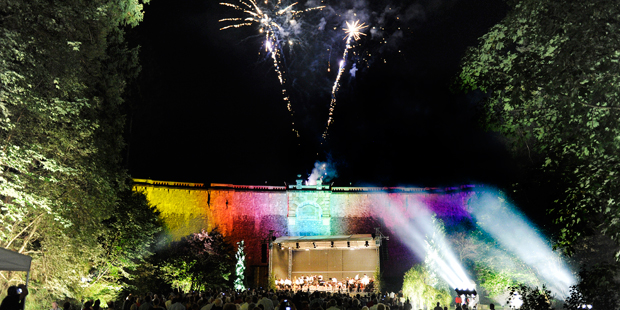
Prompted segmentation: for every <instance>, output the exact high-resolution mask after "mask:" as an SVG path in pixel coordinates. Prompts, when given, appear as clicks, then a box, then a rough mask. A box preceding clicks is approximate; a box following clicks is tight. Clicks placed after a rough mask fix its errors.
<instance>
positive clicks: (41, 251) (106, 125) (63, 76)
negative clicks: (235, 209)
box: [0, 0, 160, 305]
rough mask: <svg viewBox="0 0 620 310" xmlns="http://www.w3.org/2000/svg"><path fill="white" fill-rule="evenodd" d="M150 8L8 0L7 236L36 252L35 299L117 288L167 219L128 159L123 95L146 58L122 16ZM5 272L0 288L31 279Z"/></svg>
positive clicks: (1, 119)
mask: <svg viewBox="0 0 620 310" xmlns="http://www.w3.org/2000/svg"><path fill="white" fill-rule="evenodd" d="M141 9H142V7H141V4H140V3H139V2H138V1H137V0H115V1H103V0H94V1H84V0H69V1H54V2H49V1H41V0H33V1H15V0H7V1H2V2H0V141H1V142H0V223H2V225H0V246H2V247H4V248H8V249H11V250H14V251H17V252H20V253H25V254H28V255H30V256H32V257H33V264H32V273H31V282H30V284H31V285H30V288H31V291H32V292H33V293H32V294H31V297H29V299H28V302H29V304H30V305H36V304H37V303H38V302H39V301H41V302H42V303H43V302H45V303H47V301H49V299H51V298H64V297H69V298H76V299H81V298H82V297H94V296H100V297H104V298H111V296H112V295H114V292H115V291H117V290H118V289H119V288H120V283H119V282H118V280H119V279H121V278H122V277H123V275H124V274H125V271H126V269H127V268H133V267H134V266H135V262H136V261H138V260H140V259H141V258H142V257H144V256H145V255H148V252H146V251H145V250H144V249H147V248H148V247H149V245H150V244H151V243H152V242H153V236H154V233H156V232H157V231H158V230H159V229H160V228H159V223H158V220H157V214H155V213H154V211H153V210H152V209H151V208H150V206H149V205H148V204H147V203H146V199H145V198H144V197H143V196H141V195H139V194H135V195H134V194H132V192H131V184H130V178H129V176H128V175H127V173H126V172H125V171H124V170H123V169H122V168H121V155H120V151H121V150H122V148H123V140H122V134H123V128H124V118H123V115H122V104H123V98H122V95H123V92H124V90H125V87H126V85H127V84H128V83H129V82H130V81H131V80H132V79H133V78H135V77H136V75H137V74H138V72H139V70H140V67H139V65H138V63H137V61H136V60H137V49H130V48H128V47H127V45H126V43H125V42H124V38H123V36H124V32H123V29H122V27H123V26H124V25H135V24H137V23H138V22H139V21H140V19H141V18H142V13H141V11H140V10H141ZM136 227H141V229H136ZM127 231H129V232H131V233H127ZM2 276H3V277H0V289H1V290H2V291H5V290H6V289H5V288H6V286H8V285H11V284H15V283H17V282H19V281H23V280H22V279H20V278H19V276H18V275H16V274H15V273H10V274H9V273H2ZM83 279H84V281H83Z"/></svg>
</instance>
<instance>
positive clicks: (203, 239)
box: [151, 229, 235, 291]
mask: <svg viewBox="0 0 620 310" xmlns="http://www.w3.org/2000/svg"><path fill="white" fill-rule="evenodd" d="M151 261H152V264H153V265H155V266H160V268H161V269H162V270H163V271H164V274H163V279H161V280H162V281H163V282H166V283H168V284H169V285H171V286H173V287H176V288H180V289H183V290H185V291H190V290H204V289H210V288H216V289H219V288H229V287H231V286H232V285H231V284H232V281H231V277H230V275H231V274H232V272H233V269H234V266H235V262H234V251H233V248H232V246H231V245H230V243H229V242H228V241H227V240H226V239H225V238H224V236H223V235H222V234H220V233H219V232H218V230H217V229H213V230H212V231H211V232H210V233H207V232H206V231H202V232H200V233H195V234H191V235H189V236H187V237H184V238H182V239H181V240H179V241H176V242H172V243H170V244H169V245H168V246H167V247H165V248H162V249H161V250H159V251H158V252H157V254H156V255H155V256H154V257H153V258H152V259H151Z"/></svg>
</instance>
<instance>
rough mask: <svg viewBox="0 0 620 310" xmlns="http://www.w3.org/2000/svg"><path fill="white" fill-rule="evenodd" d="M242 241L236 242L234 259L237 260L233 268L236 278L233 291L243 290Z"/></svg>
mask: <svg viewBox="0 0 620 310" xmlns="http://www.w3.org/2000/svg"><path fill="white" fill-rule="evenodd" d="M244 248H245V247H244V241H243V240H241V241H240V242H237V254H235V258H236V259H237V265H236V266H235V275H236V276H237V277H236V279H235V283H234V287H235V290H241V291H242V290H245V284H244V279H245V253H244V252H243V249H244Z"/></svg>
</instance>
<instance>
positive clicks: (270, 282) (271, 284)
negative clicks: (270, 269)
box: [268, 274, 278, 292]
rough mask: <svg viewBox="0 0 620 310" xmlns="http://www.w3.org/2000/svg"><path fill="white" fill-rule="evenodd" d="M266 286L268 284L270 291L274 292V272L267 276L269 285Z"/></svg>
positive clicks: (275, 287)
mask: <svg viewBox="0 0 620 310" xmlns="http://www.w3.org/2000/svg"><path fill="white" fill-rule="evenodd" d="M268 286H269V290H270V291H274V292H275V291H276V290H277V289H278V287H277V286H276V275H275V274H272V275H271V276H270V277H269V285H268Z"/></svg>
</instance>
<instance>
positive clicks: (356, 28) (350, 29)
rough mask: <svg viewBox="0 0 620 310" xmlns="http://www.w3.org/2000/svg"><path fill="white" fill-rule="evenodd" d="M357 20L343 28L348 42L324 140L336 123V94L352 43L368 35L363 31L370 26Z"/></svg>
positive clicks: (333, 89) (340, 65) (339, 71)
mask: <svg viewBox="0 0 620 310" xmlns="http://www.w3.org/2000/svg"><path fill="white" fill-rule="evenodd" d="M359 22H360V21H359V20H357V21H355V22H346V24H347V28H343V30H344V32H345V34H346V36H345V37H344V40H346V43H345V47H344V52H343V53H342V60H340V64H339V69H338V75H337V76H336V80H335V81H334V85H333V86H332V96H331V102H330V104H329V118H328V119H327V126H325V131H324V132H323V139H324V140H325V139H326V138H327V131H328V130H329V126H330V125H331V124H332V123H333V122H334V108H335V107H336V93H337V92H338V88H339V87H340V78H341V77H342V73H343V72H344V67H345V64H346V60H347V55H348V54H349V49H351V47H352V46H351V41H357V40H359V39H360V38H361V36H365V35H366V34H365V33H363V32H362V30H363V29H365V28H367V27H368V26H367V25H366V24H365V23H361V24H360V23H359Z"/></svg>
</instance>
